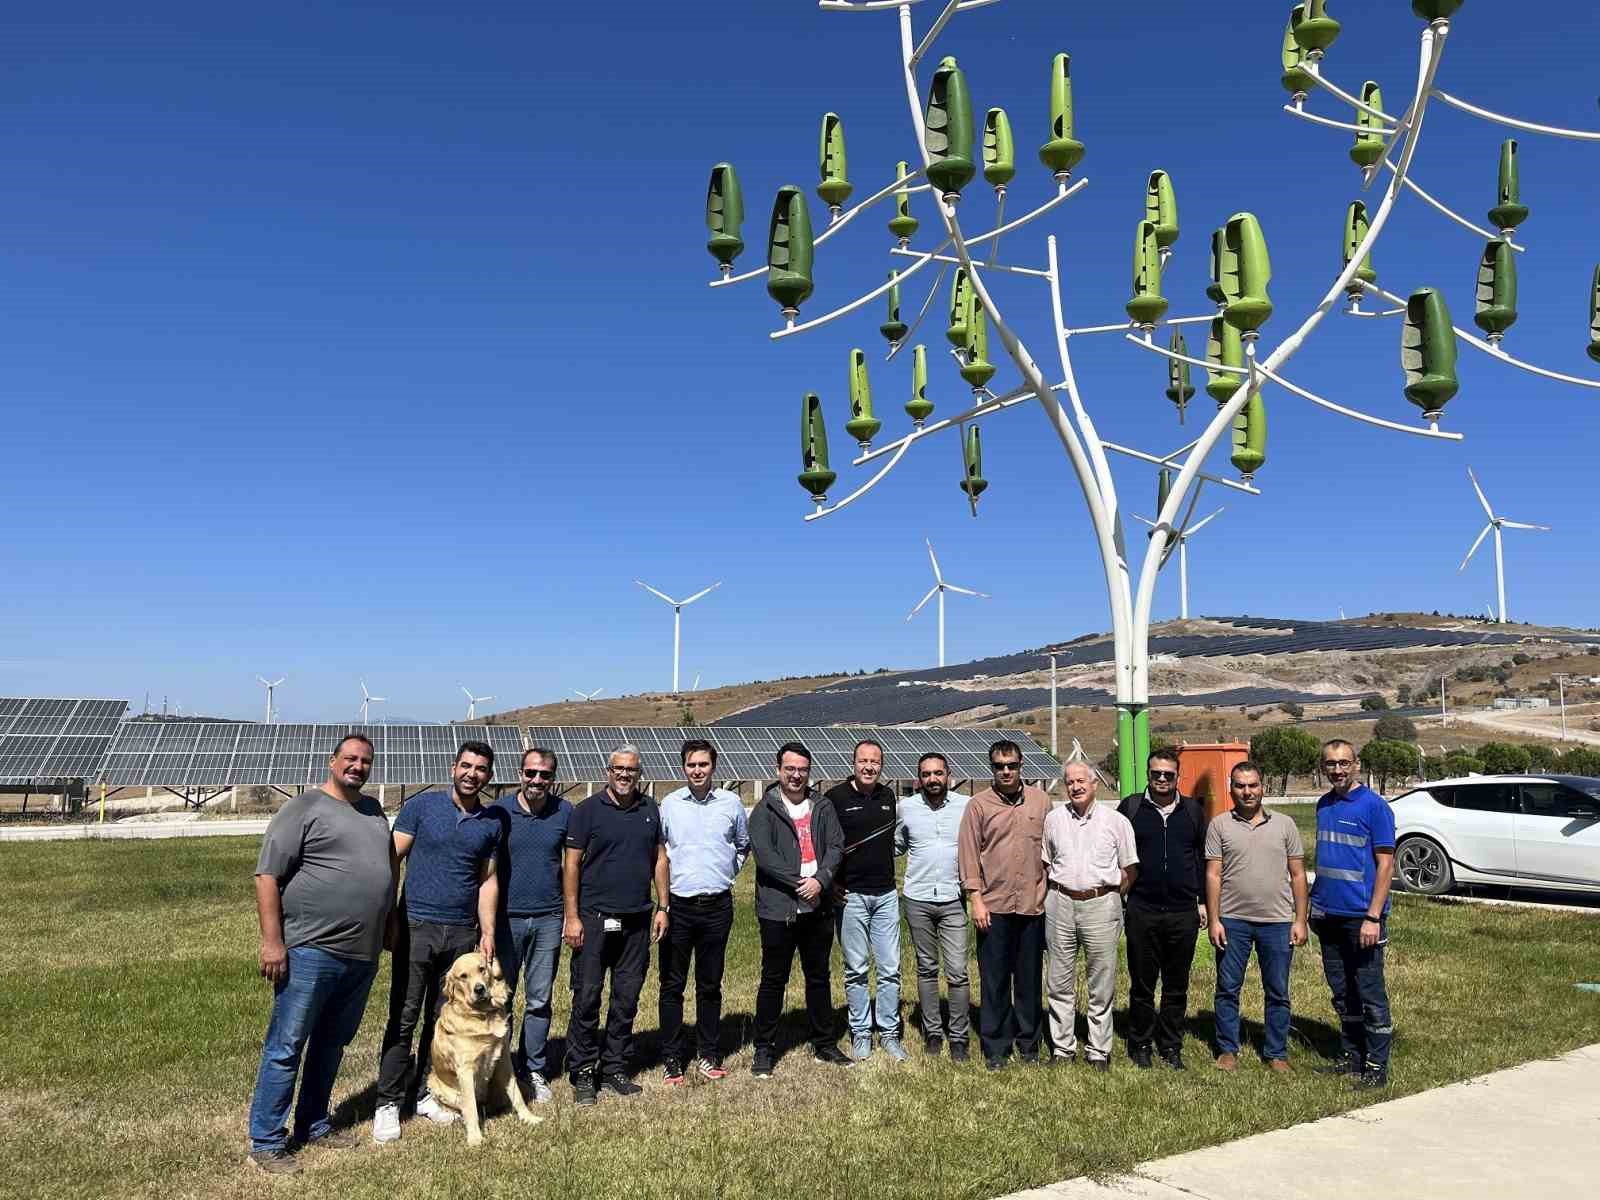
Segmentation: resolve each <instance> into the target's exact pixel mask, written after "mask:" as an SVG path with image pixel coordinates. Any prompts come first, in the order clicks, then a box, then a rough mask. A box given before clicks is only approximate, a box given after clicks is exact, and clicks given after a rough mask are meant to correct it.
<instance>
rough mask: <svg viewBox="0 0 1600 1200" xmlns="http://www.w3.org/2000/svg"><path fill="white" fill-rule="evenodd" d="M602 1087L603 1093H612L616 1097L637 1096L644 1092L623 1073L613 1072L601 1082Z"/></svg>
mask: <svg viewBox="0 0 1600 1200" xmlns="http://www.w3.org/2000/svg"><path fill="white" fill-rule="evenodd" d="M600 1087H601V1090H602V1091H607V1092H610V1093H611V1094H612V1095H614V1096H637V1095H638V1094H639V1093H640V1092H642V1091H644V1089H643V1088H642V1087H640V1086H639V1085H638V1084H637V1083H635V1082H634V1081H633V1080H631V1079H629V1078H628V1077H627V1076H626V1075H624V1074H623V1073H622V1072H621V1071H613V1072H611V1074H609V1075H607V1076H606V1077H605V1078H604V1079H602V1080H601V1081H600Z"/></svg>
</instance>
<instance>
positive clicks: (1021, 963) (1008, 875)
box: [957, 739, 1050, 1071]
mask: <svg viewBox="0 0 1600 1200" xmlns="http://www.w3.org/2000/svg"><path fill="white" fill-rule="evenodd" d="M989 769H990V770H991V771H992V772H993V773H994V785H993V786H992V787H987V788H985V789H984V790H983V791H981V792H979V793H978V794H977V795H976V796H974V797H972V799H971V800H970V801H968V802H967V811H966V812H965V813H963V814H962V816H961V831H960V833H959V834H958V835H957V862H958V864H959V866H960V869H961V888H962V890H963V891H964V892H966V893H967V895H968V896H969V897H970V898H971V906H972V924H973V927H974V928H975V929H976V930H977V931H978V976H979V978H978V986H979V993H980V995H981V996H982V1000H983V1006H982V1009H981V1011H980V1012H979V1022H978V1040H979V1042H980V1043H981V1045H982V1046H983V1059H984V1063H985V1065H986V1066H987V1067H988V1068H989V1070H991V1071H998V1070H1001V1069H1002V1068H1004V1067H1005V1065H1006V1060H1007V1059H1008V1058H1009V1057H1010V1056H1011V1051H1012V1049H1013V1047H1014V1048H1015V1049H1016V1051H1017V1054H1018V1056H1019V1057H1020V1058H1021V1059H1022V1061H1023V1062H1031V1063H1036V1062H1038V1061H1039V1045H1040V1042H1041V1040H1042V1038H1043V1010H1042V1007H1041V1005H1042V999H1043V997H1042V992H1043V984H1044V977H1043V976H1044V892H1045V888H1044V880H1045V872H1044V860H1043V856H1042V854H1041V846H1042V845H1043V843H1044V819H1045V816H1046V815H1047V814H1048V813H1049V811H1050V798H1049V797H1048V796H1046V795H1045V794H1044V792H1042V791H1040V790H1039V789H1038V788H1036V787H1027V786H1025V785H1024V784H1023V782H1022V748H1021V747H1020V746H1018V745H1017V744H1016V743H1015V742H1013V741H1010V740H1009V739H1002V740H1001V741H998V742H995V743H994V744H993V745H992V746H990V747H989Z"/></svg>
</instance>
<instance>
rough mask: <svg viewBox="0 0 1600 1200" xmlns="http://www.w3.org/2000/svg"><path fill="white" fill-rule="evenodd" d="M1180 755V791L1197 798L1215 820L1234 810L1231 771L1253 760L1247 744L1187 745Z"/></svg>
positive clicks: (1182, 746) (1208, 814)
mask: <svg viewBox="0 0 1600 1200" xmlns="http://www.w3.org/2000/svg"><path fill="white" fill-rule="evenodd" d="M1179 750H1180V751H1181V753H1180V754H1179V755H1178V790H1179V791H1180V792H1182V793H1183V794H1184V795H1185V796H1193V797H1194V798H1195V799H1196V800H1198V801H1200V802H1201V803H1202V804H1204V805H1205V807H1206V816H1207V817H1214V816H1216V815H1217V814H1218V813H1220V812H1227V811H1228V810H1229V809H1231V808H1232V807H1233V801H1232V800H1231V799H1230V798H1229V796H1228V772H1229V771H1231V770H1233V768H1234V765H1235V764H1236V763H1242V762H1243V761H1244V760H1245V759H1247V758H1249V757H1250V747H1249V746H1248V745H1246V744H1245V743H1244V742H1185V743H1183V744H1182V745H1181V746H1180V747H1179Z"/></svg>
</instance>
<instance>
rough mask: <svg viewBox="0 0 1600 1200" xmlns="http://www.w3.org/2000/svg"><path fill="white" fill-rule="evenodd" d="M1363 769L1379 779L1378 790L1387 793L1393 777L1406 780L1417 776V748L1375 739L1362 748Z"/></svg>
mask: <svg viewBox="0 0 1600 1200" xmlns="http://www.w3.org/2000/svg"><path fill="white" fill-rule="evenodd" d="M1361 769H1362V770H1364V771H1366V772H1367V773H1368V774H1369V775H1376V776H1377V777H1378V790H1379V791H1380V792H1382V791H1387V790H1388V787H1389V777H1390V776H1391V775H1393V776H1397V777H1399V778H1401V779H1404V778H1405V777H1406V776H1408V775H1414V774H1416V770H1417V748H1416V747H1415V746H1413V745H1412V744H1411V743H1410V742H1386V741H1382V740H1379V739H1376V738H1374V739H1373V740H1372V741H1370V742H1368V743H1367V744H1366V745H1365V746H1363V747H1361Z"/></svg>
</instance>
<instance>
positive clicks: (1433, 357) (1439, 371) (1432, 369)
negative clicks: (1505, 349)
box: [1400, 288, 1461, 422]
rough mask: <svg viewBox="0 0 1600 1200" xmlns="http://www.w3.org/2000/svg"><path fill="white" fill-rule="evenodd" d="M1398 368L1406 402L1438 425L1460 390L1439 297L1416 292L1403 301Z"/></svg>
mask: <svg viewBox="0 0 1600 1200" xmlns="http://www.w3.org/2000/svg"><path fill="white" fill-rule="evenodd" d="M1400 365H1401V367H1402V368H1404V370H1405V375H1406V399H1407V400H1409V401H1411V403H1413V404H1415V405H1416V406H1417V407H1418V408H1420V409H1421V410H1422V416H1423V419H1425V420H1427V421H1430V422H1432V421H1437V420H1438V419H1439V417H1440V416H1441V415H1442V414H1443V412H1444V406H1445V405H1446V404H1447V403H1449V401H1450V397H1452V396H1454V395H1455V394H1456V392H1457V390H1458V389H1459V388H1460V386H1461V385H1460V382H1459V381H1458V380H1457V379H1456V331H1455V328H1454V326H1453V325H1452V324H1451V321H1450V309H1449V307H1448V306H1447V305H1446V304H1445V302H1444V296H1443V294H1442V293H1440V292H1439V291H1437V290H1436V289H1434V288H1419V289H1418V290H1416V291H1414V292H1412V293H1411V297H1410V299H1408V300H1407V301H1406V323H1405V327H1404V329H1403V330H1402V331H1401V334H1400Z"/></svg>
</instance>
